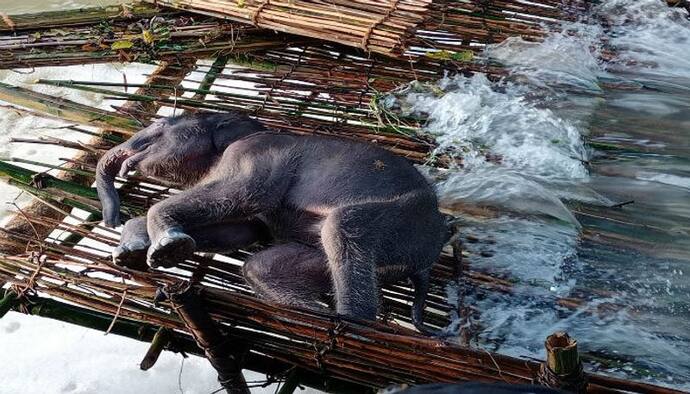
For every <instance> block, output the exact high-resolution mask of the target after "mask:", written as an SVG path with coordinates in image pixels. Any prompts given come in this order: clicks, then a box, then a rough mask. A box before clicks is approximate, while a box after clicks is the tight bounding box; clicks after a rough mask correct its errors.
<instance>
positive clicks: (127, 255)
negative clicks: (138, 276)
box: [113, 242, 149, 271]
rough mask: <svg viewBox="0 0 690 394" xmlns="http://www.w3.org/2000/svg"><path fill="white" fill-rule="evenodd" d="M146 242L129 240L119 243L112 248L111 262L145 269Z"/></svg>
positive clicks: (146, 267) (140, 269) (146, 266)
mask: <svg viewBox="0 0 690 394" xmlns="http://www.w3.org/2000/svg"><path fill="white" fill-rule="evenodd" d="M148 247H149V245H148V243H144V242H130V243H126V244H122V245H119V246H118V247H116V248H115V250H113V263H115V264H116V265H119V266H120V267H126V268H131V269H135V270H139V271H146V270H147V269H148V265H146V251H147V250H148Z"/></svg>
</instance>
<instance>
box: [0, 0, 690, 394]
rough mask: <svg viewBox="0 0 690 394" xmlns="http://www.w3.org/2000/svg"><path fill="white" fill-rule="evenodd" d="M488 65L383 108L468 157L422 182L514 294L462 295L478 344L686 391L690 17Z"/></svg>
mask: <svg viewBox="0 0 690 394" xmlns="http://www.w3.org/2000/svg"><path fill="white" fill-rule="evenodd" d="M7 1H8V0H0V5H2V3H4V2H7ZM68 3H69V4H68V5H72V4H73V2H71V1H70V2H68ZM82 3H83V2H82ZM93 3H96V4H103V3H105V2H103V1H100V2H99V1H97V2H93ZM44 4H45V3H44V2H43V1H28V2H22V4H21V5H20V4H17V2H14V1H11V4H10V5H7V4H6V6H7V7H9V8H10V9H9V10H8V11H7V12H16V11H18V10H22V11H26V10H33V11H35V10H37V9H44V8H45V7H44ZM55 4H60V3H55ZM12 7H14V9H13V8H12ZM0 8H3V7H0ZM3 10H4V9H3ZM611 53H614V54H615V55H614V57H613V59H614V60H612V61H607V62H604V61H602V60H601V59H602V58H604V57H608V56H610V54H611ZM483 57H484V61H487V62H493V63H500V64H503V65H505V66H507V67H508V68H509V70H510V74H509V75H508V76H507V77H505V78H504V79H503V80H501V81H491V80H489V79H488V78H487V77H486V76H484V75H475V76H473V77H463V76H453V75H448V76H446V77H445V78H443V79H442V80H440V81H438V82H437V83H436V84H434V86H429V85H417V86H411V87H409V88H408V89H406V90H404V91H401V92H398V93H397V94H396V95H395V97H392V98H391V104H395V105H396V106H397V107H398V108H400V109H401V110H402V111H405V112H408V113H416V114H424V115H426V116H428V117H429V121H428V124H427V125H426V131H427V132H428V133H431V134H433V135H435V136H436V138H437V141H438V142H439V149H438V150H439V153H450V154H452V155H457V156H458V157H462V159H463V166H462V167H461V168H454V169H452V170H451V171H445V172H438V171H430V176H432V177H435V178H436V179H437V185H438V190H439V193H440V195H441V198H442V202H443V204H444V206H446V207H447V208H453V209H459V210H468V209H470V208H471V209H472V212H473V213H474V214H473V215H462V216H461V217H462V219H461V220H462V231H463V235H464V236H465V238H464V241H465V242H464V246H465V248H466V249H467V251H468V252H469V254H470V258H469V261H470V264H471V266H472V269H474V270H479V271H487V272H491V273H492V274H494V275H499V276H501V277H504V278H506V279H507V280H510V281H511V282H513V287H514V290H513V293H512V294H510V295H501V294H497V293H495V292H481V291H476V292H472V293H470V294H469V295H468V298H467V299H466V300H465V302H467V303H471V304H473V305H475V306H476V307H477V309H479V310H480V311H481V316H480V317H479V319H478V320H477V323H478V324H477V325H476V326H475V328H474V333H475V334H476V340H477V342H478V343H479V345H480V346H482V347H484V348H486V349H489V350H493V351H498V352H501V353H506V354H511V355H516V356H526V357H537V358H540V357H542V351H543V350H542V349H543V339H544V338H545V337H546V336H547V335H548V334H550V333H552V332H553V331H556V330H566V331H568V332H569V333H570V334H571V335H573V336H575V337H576V338H577V339H578V340H579V343H580V347H581V348H582V350H583V351H584V352H585V358H586V360H587V361H588V363H589V367H590V368H592V369H595V370H599V371H602V372H606V373H610V374H614V375H617V376H621V377H628V378H636V379H643V380H649V381H652V382H655V383H659V384H665V385H669V386H672V387H676V388H683V389H690V21H689V20H688V15H687V12H685V11H683V10H679V9H671V8H668V7H667V6H665V5H664V4H663V2H662V1H659V0H604V1H601V2H600V4H599V5H597V6H596V7H594V8H593V9H592V10H591V13H590V14H589V15H586V16H583V18H582V20H581V21H580V22H575V23H568V24H567V25H564V26H561V29H559V31H558V32H553V33H552V34H550V35H549V36H548V37H547V39H546V40H545V41H544V42H541V43H529V42H525V41H522V40H520V39H510V40H507V41H506V42H504V43H501V44H498V45H494V46H492V47H490V48H487V50H486V51H485V53H484V55H483ZM99 67H100V68H97V69H95V70H96V72H101V73H103V74H104V75H99V78H101V79H105V78H113V79H114V80H117V79H119V78H120V76H119V73H120V71H121V70H118V69H116V68H112V67H111V68H109V67H101V66H99ZM90 70H94V69H93V68H92V69H90ZM41 72H43V71H41ZM45 72H48V73H49V72H50V71H45ZM90 72H94V71H90ZM8 75H10V74H3V79H7V78H11V75H10V76H8ZM106 76H107V77H106ZM18 78H19V77H18ZM82 99H85V100H87V101H88V99H89V98H88V97H82ZM26 122H30V121H29V120H27V121H26ZM14 124H16V123H14ZM19 125H20V127H21V128H22V129H21V130H17V129H16V128H15V130H14V131H13V133H15V134H16V133H31V131H30V130H31V129H32V128H35V125H33V126H32V125H30V124H29V123H27V124H22V123H20V124H19ZM0 133H6V135H9V134H10V132H9V131H6V130H2V131H0ZM6 135H5V136H6ZM0 137H3V136H2V135H0ZM12 149H14V148H12ZM5 153H15V154H16V153H17V151H13V152H9V151H8V152H5ZM19 153H22V152H21V151H20V152H19ZM630 201H634V202H633V203H629V204H627V205H623V206H621V207H615V205H616V204H619V203H626V202H630ZM478 213H479V214H478ZM448 291H449V294H454V293H455V290H454V289H452V288H449V289H448ZM572 303H577V304H579V306H578V307H577V308H571V307H568V305H572ZM449 329H451V330H452V329H453V327H451V328H449Z"/></svg>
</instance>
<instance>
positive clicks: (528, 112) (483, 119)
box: [389, 0, 690, 389]
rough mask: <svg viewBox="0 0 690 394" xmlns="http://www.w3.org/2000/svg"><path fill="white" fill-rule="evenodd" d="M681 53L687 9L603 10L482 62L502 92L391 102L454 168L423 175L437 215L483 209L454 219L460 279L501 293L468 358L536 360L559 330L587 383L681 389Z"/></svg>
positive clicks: (684, 351)
mask: <svg viewBox="0 0 690 394" xmlns="http://www.w3.org/2000/svg"><path fill="white" fill-rule="evenodd" d="M688 49H690V21H689V20H688V15H687V12H686V11H685V10H681V9H673V8H669V7H667V6H666V5H665V4H664V2H661V1H657V0H608V1H604V2H602V3H601V4H600V5H598V6H596V7H594V8H593V9H592V10H591V12H590V14H589V15H585V16H583V18H582V19H581V20H580V21H578V22H568V23H565V24H563V25H561V26H559V28H558V29H557V31H553V32H552V33H551V34H550V35H549V36H548V37H546V39H545V40H544V41H543V42H539V43H534V42H527V41H524V40H521V39H520V38H511V39H509V40H506V41H505V42H503V43H500V44H498V45H493V46H490V47H488V48H486V49H485V51H484V53H483V56H484V58H485V60H486V61H487V62H488V61H491V62H494V63H495V62H498V63H501V64H503V65H505V66H507V67H508V68H509V70H510V72H509V75H508V76H507V77H505V78H503V79H502V80H501V81H497V82H492V81H490V80H489V79H488V78H487V77H486V76H484V75H481V74H479V75H475V76H472V77H465V76H446V77H445V78H443V79H442V80H440V81H438V82H437V83H436V84H435V85H433V86H431V85H420V84H416V85H413V86H410V87H409V88H408V89H406V90H404V91H402V94H396V95H395V97H394V99H392V100H391V101H389V104H390V105H394V106H396V107H397V108H399V109H401V110H402V111H403V112H404V113H407V114H414V115H425V116H428V119H429V120H428V122H427V124H426V131H427V132H428V133H429V134H431V135H433V136H435V138H436V141H437V142H438V145H439V148H438V153H445V154H450V155H454V156H457V157H461V158H462V166H457V167H456V168H453V169H451V170H450V171H448V172H446V173H442V174H439V173H434V172H432V173H431V176H435V177H436V182H437V187H438V190H439V192H440V194H441V196H442V201H443V203H444V205H446V207H449V208H457V207H458V206H460V207H461V208H460V209H466V208H467V206H468V205H472V206H477V207H482V208H484V209H485V211H483V212H485V213H486V214H485V215H484V216H481V217H477V215H476V214H475V215H462V214H461V215H460V217H461V218H462V219H461V220H462V222H463V225H464V227H463V232H464V234H465V235H468V236H470V237H469V239H470V242H465V247H466V249H467V250H468V251H469V252H470V256H471V257H470V264H471V267H472V268H473V269H476V270H480V271H488V272H492V273H493V274H496V275H499V276H503V277H505V278H508V279H509V280H511V281H513V282H514V286H515V291H514V293H513V294H511V295H506V296H497V295H495V294H487V293H482V292H481V290H477V291H476V292H475V293H473V294H472V295H471V297H470V299H469V300H466V302H469V303H473V304H475V306H476V307H477V309H479V310H480V311H481V318H480V321H481V324H482V325H481V326H480V327H475V331H476V332H475V334H476V335H477V339H478V342H479V344H480V345H481V346H485V347H488V348H490V349H491V350H495V351H499V352H503V353H508V354H512V355H516V356H528V357H529V356H532V357H540V355H541V352H542V341H543V338H544V337H545V336H546V335H548V334H550V333H551V332H553V331H556V330H567V331H569V332H570V333H571V334H572V335H574V336H575V337H577V338H578V339H579V340H580V343H581V346H582V347H583V349H584V350H585V352H586V355H585V359H586V360H587V361H588V362H589V364H590V367H592V368H594V369H598V370H602V371H605V372H608V373H613V374H617V375H620V376H623V377H636V378H641V379H645V380H651V381H654V382H656V383H660V384H669V385H673V386H675V387H684V388H686V389H687V388H690V294H689V293H690V292H689V291H688V290H690V283H689V282H688V279H687V275H686V272H687V271H688V263H690V243H689V242H688V238H689V237H688V235H689V233H690V207H688V201H690V199H689V197H690V193H689V189H690V188H689V186H690V162H689V159H690V145H689V141H690V115H689V114H690V90H689V89H690V50H688ZM603 59H606V61H605V60H603ZM399 93H400V92H399ZM630 200H634V201H635V202H634V203H631V202H630ZM626 202H627V203H629V205H625V206H623V207H615V206H616V204H618V203H626ZM473 212H475V213H476V209H475V210H474V211H473ZM470 217H472V219H470ZM606 218H609V219H606ZM453 293H454V291H453V290H452V289H449V294H453ZM566 299H578V300H581V304H580V305H579V306H578V307H577V308H575V309H572V308H568V307H565V306H564V305H565V303H564V302H563V300H566ZM457 326H458V324H455V325H451V327H449V329H450V330H453V329H457Z"/></svg>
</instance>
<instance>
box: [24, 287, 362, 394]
mask: <svg viewBox="0 0 690 394" xmlns="http://www.w3.org/2000/svg"><path fill="white" fill-rule="evenodd" d="M30 300H31V305H32V306H31V308H30V309H29V312H30V313H31V315H32V316H39V317H43V318H48V319H53V320H58V321H62V322H65V323H69V324H74V325H77V326H80V327H85V328H90V329H93V330H97V331H103V332H105V331H106V330H107V329H108V327H110V325H111V324H112V321H113V316H111V315H108V314H106V313H102V312H98V311H94V310H91V309H87V308H84V307H80V306H76V305H71V304H66V303H64V302H60V301H58V300H54V299H49V298H44V297H37V296H32V297H31V299H30ZM13 309H14V310H15V311H18V309H17V305H16V304H15V305H14V306H13ZM159 330H160V328H159V327H157V326H155V325H152V324H148V323H142V322H138V321H134V320H131V319H126V318H123V317H119V318H118V319H117V320H116V321H115V323H114V324H112V328H111V329H110V334H114V335H119V336H122V337H126V338H130V339H134V340H137V341H140V342H152V341H153V340H154V338H155V336H156V334H157V333H158V332H159ZM165 349H166V350H171V351H175V352H183V353H185V354H192V355H195V356H200V357H204V354H203V352H202V351H201V349H199V347H198V346H197V345H196V342H194V340H193V338H191V336H189V335H187V334H182V333H179V332H175V333H174V334H173V335H172V338H171V341H170V343H169V344H168V346H166V347H165ZM246 367H247V368H248V369H250V370H252V371H256V372H259V373H263V374H267V375H278V374H280V373H281V372H282V371H285V370H287V369H289V368H290V367H291V366H290V365H289V364H286V363H284V362H282V361H278V360H274V359H266V358H265V357H262V356H260V355H256V354H253V353H250V354H249V355H248V357H247V360H246ZM299 378H300V381H299V383H300V384H302V385H305V386H307V387H312V388H315V389H318V390H322V391H326V392H331V393H341V394H362V393H364V394H366V393H372V392H373V391H372V390H371V389H370V388H366V387H363V386H360V385H357V384H355V383H350V382H346V381H343V380H339V379H334V378H330V377H327V376H324V375H322V374H320V373H315V372H309V371H304V370H300V373H299Z"/></svg>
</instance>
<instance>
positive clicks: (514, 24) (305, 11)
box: [146, 0, 588, 61]
mask: <svg viewBox="0 0 690 394" xmlns="http://www.w3.org/2000/svg"><path fill="white" fill-rule="evenodd" d="M146 1H149V2H151V3H156V4H161V5H165V6H169V7H172V8H177V9H180V10H186V11H191V12H197V13H201V14H204V15H212V16H216V17H221V18H226V19H229V20H232V21H237V22H242V23H247V24H250V25H253V26H257V27H262V28H266V29H270V30H275V31H279V32H284V33H291V34H295V35H300V36H305V37H312V38H318V39H320V40H324V41H330V42H334V43H338V44H343V45H347V46H350V47H354V48H358V49H362V50H364V51H366V52H370V53H378V54H382V55H386V56H390V57H398V58H408V57H409V56H416V55H431V56H436V57H441V58H444V59H446V60H451V59H453V60H456V61H467V59H468V58H470V57H471V53H472V52H476V51H477V50H479V49H480V48H481V47H482V46H484V45H486V44H491V43H497V42H500V41H503V40H504V39H505V38H508V37H511V36H520V37H523V38H525V39H527V40H538V39H540V38H541V37H542V36H543V34H544V31H543V26H545V25H549V24H551V25H553V22H556V21H559V20H563V19H569V18H572V17H574V15H576V14H577V11H579V10H581V9H583V8H586V7H587V6H588V2H587V1H584V0H566V1H550V0H537V1H525V0H489V1H485V0H482V1H479V0H472V1H470V0H441V1H430V0H384V1H376V2H374V1H367V0H357V1H343V0H328V1H320V0H319V1H317V0H301V1H294V0H242V1H236V0H209V1H203V2H199V1H194V0H146Z"/></svg>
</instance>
